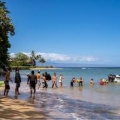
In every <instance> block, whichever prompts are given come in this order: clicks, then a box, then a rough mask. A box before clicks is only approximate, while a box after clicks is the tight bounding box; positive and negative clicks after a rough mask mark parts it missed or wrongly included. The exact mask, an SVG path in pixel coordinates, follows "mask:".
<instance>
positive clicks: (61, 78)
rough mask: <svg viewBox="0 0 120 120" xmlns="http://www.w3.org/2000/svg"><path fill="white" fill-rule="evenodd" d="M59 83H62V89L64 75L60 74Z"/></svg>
mask: <svg viewBox="0 0 120 120" xmlns="http://www.w3.org/2000/svg"><path fill="white" fill-rule="evenodd" d="M59 83H60V87H62V85H63V76H62V74H60V77H59Z"/></svg>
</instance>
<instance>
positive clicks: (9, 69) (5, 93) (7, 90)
mask: <svg viewBox="0 0 120 120" xmlns="http://www.w3.org/2000/svg"><path fill="white" fill-rule="evenodd" d="M11 71H12V69H11V68H8V69H7V72H6V74H5V80H4V84H5V89H4V96H8V93H9V90H10V85H9V81H11V82H13V81H12V80H11V79H10V73H11Z"/></svg>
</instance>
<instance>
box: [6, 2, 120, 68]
mask: <svg viewBox="0 0 120 120" xmlns="http://www.w3.org/2000/svg"><path fill="white" fill-rule="evenodd" d="M4 1H5V2H6V5H7V8H8V9H9V11H10V12H11V14H10V16H11V18H12V21H13V24H14V25H15V32H16V34H15V36H14V37H10V43H11V44H12V47H11V48H10V50H9V52H10V53H11V54H13V53H18V52H24V53H26V54H29V53H30V52H31V51H32V50H35V51H36V54H42V55H43V57H45V58H46V60H48V61H53V62H63V63H80V64H103V65H110V66H114V65H115V66H120V53H119V48H120V47H119V46H120V40H119V38H120V34H119V33H120V14H119V13H120V1H119V0H4Z"/></svg>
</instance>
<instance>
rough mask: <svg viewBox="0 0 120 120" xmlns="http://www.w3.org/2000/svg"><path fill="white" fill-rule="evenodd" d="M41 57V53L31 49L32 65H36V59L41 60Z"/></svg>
mask: <svg viewBox="0 0 120 120" xmlns="http://www.w3.org/2000/svg"><path fill="white" fill-rule="evenodd" d="M40 58H41V55H36V53H35V51H34V50H32V51H31V56H30V61H31V64H32V66H36V60H39V59H40Z"/></svg>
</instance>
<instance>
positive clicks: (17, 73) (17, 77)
mask: <svg viewBox="0 0 120 120" xmlns="http://www.w3.org/2000/svg"><path fill="white" fill-rule="evenodd" d="M15 83H16V88H15V96H18V95H20V92H19V88H20V83H21V76H20V73H19V68H18V67H16V69H15Z"/></svg>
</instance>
